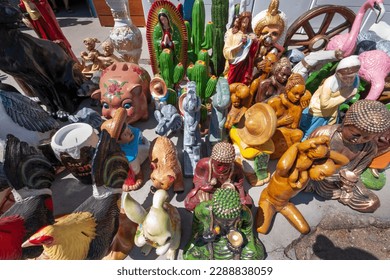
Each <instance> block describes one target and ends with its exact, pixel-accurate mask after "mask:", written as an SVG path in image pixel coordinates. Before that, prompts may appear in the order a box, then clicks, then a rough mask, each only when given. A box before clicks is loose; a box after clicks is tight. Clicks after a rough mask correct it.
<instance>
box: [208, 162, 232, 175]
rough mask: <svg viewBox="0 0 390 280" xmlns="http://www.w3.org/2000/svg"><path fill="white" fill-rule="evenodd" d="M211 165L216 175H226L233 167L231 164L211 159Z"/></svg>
mask: <svg viewBox="0 0 390 280" xmlns="http://www.w3.org/2000/svg"><path fill="white" fill-rule="evenodd" d="M211 165H212V167H213V171H214V172H215V173H216V174H226V173H228V172H230V169H231V166H232V164H231V163H223V162H219V161H216V160H214V159H211Z"/></svg>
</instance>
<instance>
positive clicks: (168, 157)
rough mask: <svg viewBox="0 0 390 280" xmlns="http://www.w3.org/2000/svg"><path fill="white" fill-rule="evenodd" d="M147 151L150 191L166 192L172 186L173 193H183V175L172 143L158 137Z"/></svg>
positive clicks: (162, 137) (167, 139)
mask: <svg viewBox="0 0 390 280" xmlns="http://www.w3.org/2000/svg"><path fill="white" fill-rule="evenodd" d="M149 151H150V152H149V160H150V165H151V169H152V173H151V174H150V179H151V180H152V184H153V187H152V190H155V189H157V190H158V189H163V190H168V189H169V188H170V187H171V186H172V185H173V190H174V191H175V192H182V191H184V182H183V173H182V169H181V165H180V161H179V158H178V155H177V150H176V147H175V145H174V144H173V142H172V141H171V140H170V139H169V138H167V137H165V136H159V137H157V138H155V139H154V140H153V141H152V143H151V144H150V150H149Z"/></svg>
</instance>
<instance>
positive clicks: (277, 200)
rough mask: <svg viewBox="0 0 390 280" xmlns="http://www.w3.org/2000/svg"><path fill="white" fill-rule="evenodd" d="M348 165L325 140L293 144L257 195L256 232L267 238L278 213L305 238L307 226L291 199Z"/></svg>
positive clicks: (325, 137) (346, 159)
mask: <svg viewBox="0 0 390 280" xmlns="http://www.w3.org/2000/svg"><path fill="white" fill-rule="evenodd" d="M348 162H349V160H348V158H347V157H346V156H344V155H342V154H340V153H337V152H334V151H331V150H330V148H329V137H327V136H320V137H317V138H312V139H309V140H306V141H304V142H301V143H295V144H293V145H292V146H291V147H290V148H289V149H288V150H287V151H286V152H285V153H284V154H283V156H282V157H281V158H280V159H279V161H278V164H277V166H276V170H275V173H274V174H273V175H272V177H271V180H270V182H269V184H268V186H267V187H266V188H265V189H264V190H263V191H262V193H261V195H260V199H259V209H258V211H257V215H256V227H257V232H259V233H263V234H266V233H267V232H268V230H269V227H270V225H271V222H272V219H273V217H274V215H275V213H276V212H280V213H281V214H282V215H283V216H285V217H286V219H287V220H288V221H289V222H290V223H291V224H292V225H293V226H294V227H295V228H296V229H297V230H298V231H299V232H300V233H302V234H307V233H308V232H309V231H310V226H309V225H308V223H307V222H306V220H305V218H304V217H303V216H302V214H301V213H300V212H299V210H298V209H297V208H296V207H295V205H294V204H293V203H292V202H290V199H291V198H292V197H294V196H296V195H297V194H298V193H299V192H301V191H302V190H303V189H304V188H305V187H306V185H307V183H308V181H309V180H310V179H311V180H316V181H317V180H323V179H324V178H325V177H328V176H331V175H332V174H333V173H334V172H335V171H336V170H337V169H338V168H340V167H341V166H343V165H345V164H347V163H348Z"/></svg>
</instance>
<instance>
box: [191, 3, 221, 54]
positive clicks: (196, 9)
mask: <svg viewBox="0 0 390 280" xmlns="http://www.w3.org/2000/svg"><path fill="white" fill-rule="evenodd" d="M225 1H226V0H225ZM204 26H205V9H204V2H203V0H195V2H194V6H193V7H192V43H193V47H194V53H196V54H197V53H199V51H200V50H201V49H202V43H203V41H204V29H205V27H204Z"/></svg>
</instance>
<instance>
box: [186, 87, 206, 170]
mask: <svg viewBox="0 0 390 280" xmlns="http://www.w3.org/2000/svg"><path fill="white" fill-rule="evenodd" d="M201 105H202V104H201V99H200V97H199V96H197V95H196V85H195V82H189V83H188V84H187V91H186V96H185V97H184V99H183V103H182V108H183V111H184V117H183V118H184V135H183V157H184V175H185V176H193V175H194V170H195V166H196V164H197V162H198V161H199V159H200V158H201V153H200V146H201V144H202V142H201V136H200V126H199V123H200V108H201Z"/></svg>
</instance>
